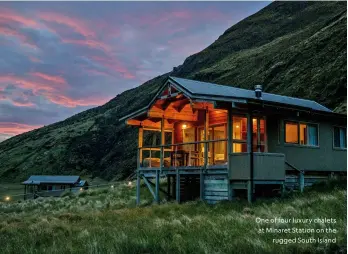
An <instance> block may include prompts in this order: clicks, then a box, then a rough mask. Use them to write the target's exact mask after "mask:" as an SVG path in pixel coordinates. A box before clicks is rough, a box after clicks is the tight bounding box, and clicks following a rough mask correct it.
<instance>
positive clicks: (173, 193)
mask: <svg viewBox="0 0 348 254" xmlns="http://www.w3.org/2000/svg"><path fill="white" fill-rule="evenodd" d="M171 178H172V191H171V195H172V197H173V199H176V191H175V187H176V178H175V176H171Z"/></svg>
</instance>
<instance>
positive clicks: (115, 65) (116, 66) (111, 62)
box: [90, 56, 135, 79]
mask: <svg viewBox="0 0 348 254" xmlns="http://www.w3.org/2000/svg"><path fill="white" fill-rule="evenodd" d="M90 58H91V59H92V60H94V61H96V62H98V63H99V64H101V65H102V66H104V67H106V68H107V69H109V70H110V71H111V72H116V73H121V74H122V75H123V77H124V78H127V79H134V78H135V75H133V74H132V73H131V71H129V70H128V69H127V68H126V67H124V66H123V65H122V64H121V63H120V62H119V61H117V60H116V59H114V58H107V57H100V56H90Z"/></svg>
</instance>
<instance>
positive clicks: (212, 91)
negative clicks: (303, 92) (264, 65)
mask: <svg viewBox="0 0 348 254" xmlns="http://www.w3.org/2000/svg"><path fill="white" fill-rule="evenodd" d="M169 80H172V81H174V82H175V84H177V85H179V86H181V87H182V88H183V89H184V90H186V92H188V93H189V94H190V95H191V96H193V97H197V98H199V97H200V96H203V97H205V98H206V96H213V97H221V100H222V101H223V100H226V99H228V98H230V99H232V98H236V99H247V100H250V99H251V100H260V99H258V98H257V97H256V96H255V91H254V90H248V89H242V88H236V87H233V86H225V85H218V84H214V83H207V82H201V81H196V80H190V79H183V78H177V77H169ZM261 100H262V101H264V102H270V103H277V104H278V103H279V104H285V105H291V106H296V107H304V108H308V109H312V110H317V111H324V112H332V111H331V110H330V109H328V108H327V107H325V106H323V105H321V104H319V103H317V102H315V101H311V100H305V99H300V98H295V97H289V96H283V95H277V94H271V93H265V92H262V99H261Z"/></svg>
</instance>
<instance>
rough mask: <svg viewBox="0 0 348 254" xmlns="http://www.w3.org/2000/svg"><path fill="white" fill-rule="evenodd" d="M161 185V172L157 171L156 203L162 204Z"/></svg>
mask: <svg viewBox="0 0 348 254" xmlns="http://www.w3.org/2000/svg"><path fill="white" fill-rule="evenodd" d="M159 185H160V170H158V169H156V189H155V194H156V203H157V204H159V203H160V197H159Z"/></svg>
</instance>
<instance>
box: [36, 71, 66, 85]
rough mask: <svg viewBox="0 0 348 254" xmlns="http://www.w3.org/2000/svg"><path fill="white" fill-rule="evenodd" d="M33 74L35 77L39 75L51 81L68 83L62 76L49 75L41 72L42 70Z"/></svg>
mask: <svg viewBox="0 0 348 254" xmlns="http://www.w3.org/2000/svg"><path fill="white" fill-rule="evenodd" d="M31 75H32V76H34V77H39V78H41V79H44V80H47V81H51V82H53V83H58V84H66V81H65V79H64V78H63V77H61V76H54V75H48V74H45V73H41V72H32V73H31Z"/></svg>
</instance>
